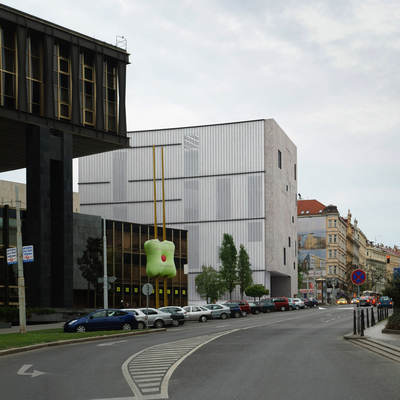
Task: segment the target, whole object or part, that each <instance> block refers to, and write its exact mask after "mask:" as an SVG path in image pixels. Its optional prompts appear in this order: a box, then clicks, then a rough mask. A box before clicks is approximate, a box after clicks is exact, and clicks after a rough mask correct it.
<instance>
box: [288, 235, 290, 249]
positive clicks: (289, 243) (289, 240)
mask: <svg viewBox="0 0 400 400" xmlns="http://www.w3.org/2000/svg"><path fill="white" fill-rule="evenodd" d="M288 243H289V247H290V245H291V243H290V236H289V237H288Z"/></svg>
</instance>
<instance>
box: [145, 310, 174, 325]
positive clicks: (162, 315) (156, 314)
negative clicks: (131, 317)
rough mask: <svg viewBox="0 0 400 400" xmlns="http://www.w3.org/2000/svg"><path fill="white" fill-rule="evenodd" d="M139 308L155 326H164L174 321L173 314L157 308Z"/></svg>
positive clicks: (150, 323)
mask: <svg viewBox="0 0 400 400" xmlns="http://www.w3.org/2000/svg"><path fill="white" fill-rule="evenodd" d="M138 310H139V311H141V312H142V313H144V314H145V315H146V316H147V319H148V321H149V326H152V327H154V328H164V326H167V325H172V324H173V323H174V322H173V319H172V318H171V314H169V313H166V312H163V311H160V310H157V309H156V308H139V309H138Z"/></svg>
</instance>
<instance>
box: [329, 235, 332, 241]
mask: <svg viewBox="0 0 400 400" xmlns="http://www.w3.org/2000/svg"><path fill="white" fill-rule="evenodd" d="M328 243H332V235H328Z"/></svg>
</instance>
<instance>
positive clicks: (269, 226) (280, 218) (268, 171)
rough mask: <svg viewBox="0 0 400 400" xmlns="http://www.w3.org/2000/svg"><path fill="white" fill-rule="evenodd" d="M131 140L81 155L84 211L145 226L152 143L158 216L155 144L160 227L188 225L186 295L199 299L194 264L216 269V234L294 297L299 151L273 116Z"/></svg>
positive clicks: (149, 214)
mask: <svg viewBox="0 0 400 400" xmlns="http://www.w3.org/2000/svg"><path fill="white" fill-rule="evenodd" d="M129 137H130V145H131V148H130V149H129V150H121V151H115V152H111V153H106V154H103V155H95V156H91V157H85V158H82V159H80V161H79V162H80V164H79V192H80V198H81V210H82V212H84V213H88V214H95V215H101V216H103V217H105V218H109V219H115V220H126V221H135V222H139V223H146V224H151V223H152V221H153V218H154V217H153V213H154V208H153V161H152V146H153V145H155V146H156V156H157V157H156V165H157V167H156V169H157V204H158V216H159V218H161V217H160V216H161V215H162V209H161V201H160V200H161V179H160V178H161V150H160V148H161V147H163V148H164V158H165V198H166V201H165V204H166V223H167V226H169V227H176V228H181V229H185V230H187V231H188V268H189V278H188V281H189V282H188V285H189V301H191V302H200V301H202V300H201V299H200V297H199V296H198V294H197V292H196V290H195V277H196V276H197V274H199V273H200V272H201V267H202V265H212V266H214V267H216V268H217V269H218V268H219V265H220V260H219V256H218V252H219V246H220V245H221V242H222V236H223V234H224V233H230V234H232V236H233V238H234V240H235V243H236V245H237V247H238V248H239V245H240V244H243V245H244V246H245V247H246V249H247V251H248V253H249V256H250V262H251V265H252V267H251V268H252V271H253V280H254V282H255V283H261V284H263V285H265V286H266V287H267V288H268V289H270V290H271V294H272V295H274V296H279V295H286V296H292V295H293V294H295V293H297V229H296V220H297V217H296V215H297V213H296V194H297V149H296V146H295V145H294V144H293V142H292V141H291V140H290V139H289V137H288V136H287V135H286V133H285V132H284V131H283V130H282V128H281V127H280V126H279V125H278V124H277V123H276V122H275V121H274V120H273V119H267V120H264V119H261V120H255V121H243V122H234V123H224V124H215V125H204V126H190V127H183V128H170V129H157V130H146V131H135V132H129ZM234 295H235V296H237V297H238V296H239V292H237V293H235V294H234Z"/></svg>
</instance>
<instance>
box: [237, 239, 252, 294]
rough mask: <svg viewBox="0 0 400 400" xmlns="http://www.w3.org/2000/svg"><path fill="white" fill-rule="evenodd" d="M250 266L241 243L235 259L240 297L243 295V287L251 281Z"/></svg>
mask: <svg viewBox="0 0 400 400" xmlns="http://www.w3.org/2000/svg"><path fill="white" fill-rule="evenodd" d="M250 266H251V264H250V260H249V255H248V254H247V251H246V249H245V247H244V246H243V245H242V244H241V245H240V249H239V256H238V260H237V272H238V282H239V286H240V295H241V297H243V293H244V291H245V289H246V288H247V287H249V286H250V285H251V284H252V283H253V278H252V276H251V275H252V272H251V269H250Z"/></svg>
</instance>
